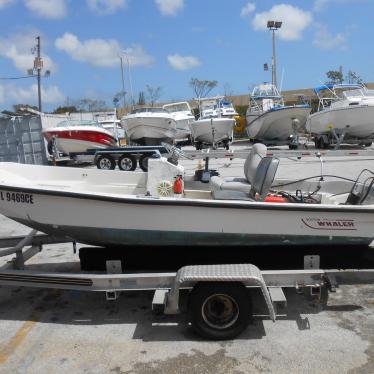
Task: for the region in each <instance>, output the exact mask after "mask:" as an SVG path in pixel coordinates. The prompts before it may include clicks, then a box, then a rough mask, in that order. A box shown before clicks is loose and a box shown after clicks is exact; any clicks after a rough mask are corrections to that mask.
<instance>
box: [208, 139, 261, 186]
mask: <svg viewBox="0 0 374 374" xmlns="http://www.w3.org/2000/svg"><path fill="white" fill-rule="evenodd" d="M266 152H267V147H266V145H264V144H261V143H256V144H254V145H253V147H252V149H251V151H250V152H249V155H248V157H247V159H246V160H245V163H244V176H245V178H233V177H226V178H221V177H218V176H213V177H211V178H210V188H211V191H217V190H230V191H242V192H246V193H249V191H250V189H251V184H252V182H253V179H254V177H255V174H256V170H257V167H258V165H259V164H260V162H261V160H262V158H263V157H265V156H266Z"/></svg>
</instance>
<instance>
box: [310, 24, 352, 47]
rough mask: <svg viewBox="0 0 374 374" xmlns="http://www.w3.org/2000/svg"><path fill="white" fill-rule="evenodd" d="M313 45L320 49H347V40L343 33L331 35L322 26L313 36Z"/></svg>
mask: <svg viewBox="0 0 374 374" xmlns="http://www.w3.org/2000/svg"><path fill="white" fill-rule="evenodd" d="M313 45H314V46H315V47H317V48H320V49H340V50H345V49H347V38H346V36H345V35H344V34H343V33H337V34H335V35H332V34H331V33H330V31H329V30H328V29H327V27H326V26H324V25H319V26H318V28H317V31H316V33H315V35H314V40H313Z"/></svg>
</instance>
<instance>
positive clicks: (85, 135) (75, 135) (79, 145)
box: [43, 120, 117, 154]
mask: <svg viewBox="0 0 374 374" xmlns="http://www.w3.org/2000/svg"><path fill="white" fill-rule="evenodd" d="M43 136H44V138H45V139H46V141H47V149H48V152H49V153H50V154H53V147H54V146H56V147H57V150H58V151H60V152H62V153H65V154H69V153H74V152H86V151H87V149H92V148H100V149H102V148H111V147H115V146H117V139H116V137H115V135H114V134H113V133H112V132H111V131H108V130H106V129H104V127H103V126H101V125H100V124H99V122H97V121H93V120H91V121H90V120H66V121H62V122H60V123H58V124H57V125H56V126H54V127H49V128H46V129H44V130H43ZM53 143H54V144H53Z"/></svg>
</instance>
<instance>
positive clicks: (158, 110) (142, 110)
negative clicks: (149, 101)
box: [130, 108, 168, 114]
mask: <svg viewBox="0 0 374 374" xmlns="http://www.w3.org/2000/svg"><path fill="white" fill-rule="evenodd" d="M136 113H168V111H167V110H165V109H163V108H137V109H134V110H132V111H131V113H130V114H136Z"/></svg>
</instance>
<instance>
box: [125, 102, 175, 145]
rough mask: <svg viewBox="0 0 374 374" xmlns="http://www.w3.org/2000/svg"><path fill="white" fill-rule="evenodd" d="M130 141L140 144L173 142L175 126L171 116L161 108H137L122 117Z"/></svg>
mask: <svg viewBox="0 0 374 374" xmlns="http://www.w3.org/2000/svg"><path fill="white" fill-rule="evenodd" d="M121 124H122V125H123V127H124V129H125V131H126V134H127V136H128V138H129V139H130V141H132V142H134V143H137V144H140V145H159V144H161V142H168V143H172V142H174V139H175V136H176V133H177V128H176V121H175V119H174V118H173V116H172V115H171V114H170V113H169V112H167V111H166V110H165V109H163V108H154V107H146V108H138V109H134V110H133V111H131V112H130V114H127V115H125V116H123V117H122V119H121Z"/></svg>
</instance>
